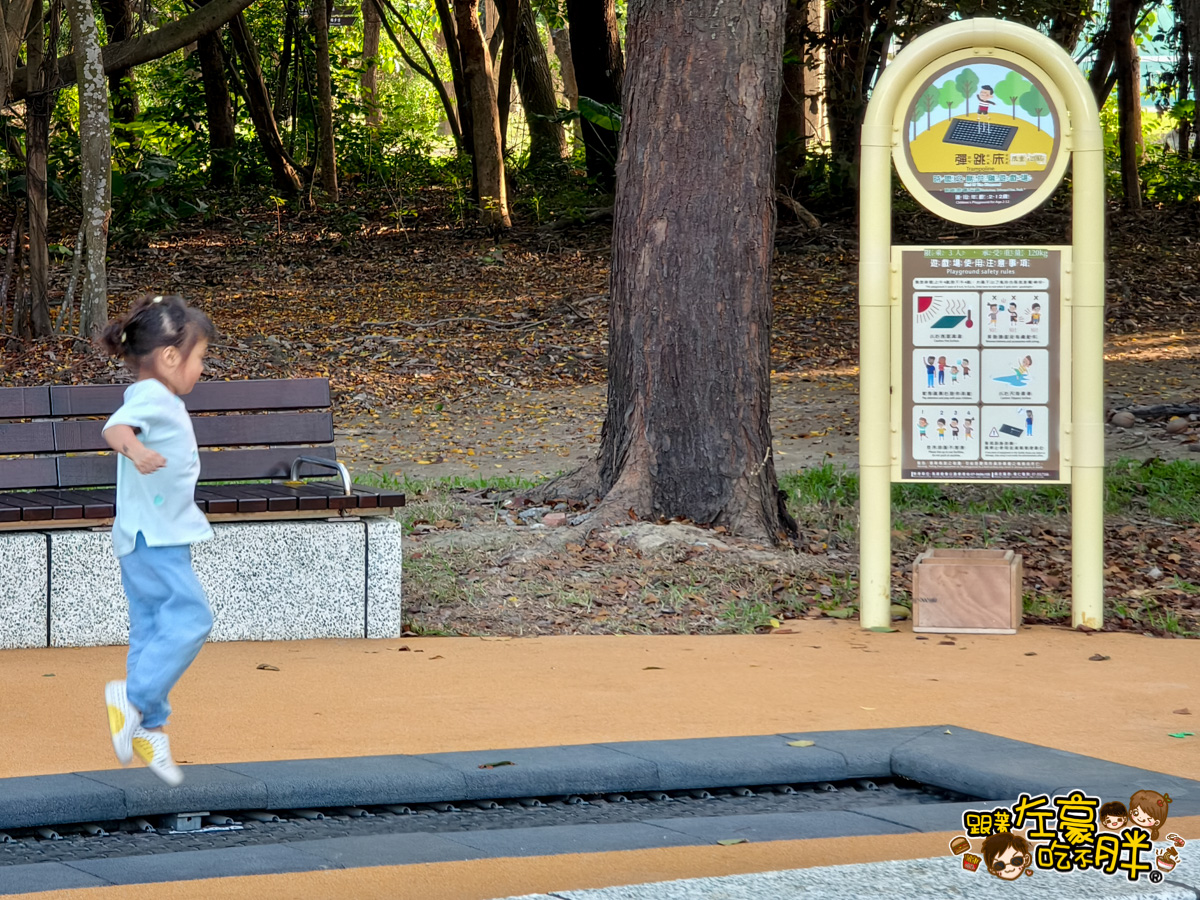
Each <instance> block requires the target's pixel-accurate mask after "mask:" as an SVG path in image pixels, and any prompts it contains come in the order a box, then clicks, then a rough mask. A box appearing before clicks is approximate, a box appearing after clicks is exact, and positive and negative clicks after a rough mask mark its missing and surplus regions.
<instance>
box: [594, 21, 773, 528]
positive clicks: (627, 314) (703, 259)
mask: <svg viewBox="0 0 1200 900" xmlns="http://www.w3.org/2000/svg"><path fill="white" fill-rule="evenodd" d="M785 2H786V0H744V2H742V3H740V4H736V5H735V4H730V3H728V2H727V0H691V2H689V3H687V4H676V3H662V2H660V0H630V4H629V25H628V32H627V35H628V46H629V72H628V74H627V81H626V85H625V104H624V110H625V126H624V132H625V133H624V137H623V140H622V143H621V157H620V162H619V164H618V172H617V196H616V206H615V209H614V213H613V225H614V227H613V257H612V305H611V308H610V319H609V335H610V341H611V344H610V345H609V360H608V363H609V366H608V373H609V377H608V411H607V414H606V417H605V421H604V428H603V431H602V433H601V446H600V456H599V461H598V468H597V472H598V484H599V487H600V490H601V491H602V492H603V493H605V500H604V503H603V504H602V505H601V507H600V509H599V510H598V511H597V518H599V519H600V520H601V521H603V520H604V519H605V518H607V517H610V516H611V517H614V518H619V517H623V518H624V519H625V520H626V521H628V518H629V515H630V512H632V513H633V514H635V515H637V516H638V517H640V518H648V519H651V520H654V519H658V518H659V517H667V518H672V517H675V516H682V517H685V518H688V519H690V520H692V521H694V522H697V523H701V524H706V525H707V524H711V525H724V526H726V527H727V528H729V530H730V531H731V532H734V533H736V534H741V535H745V536H748V537H753V538H757V539H765V540H770V541H772V542H775V541H777V540H779V539H780V538H781V537H786V536H787V535H789V534H794V532H795V523H794V522H792V521H790V518H789V517H788V516H787V513H786V511H785V510H784V509H783V504H782V502H781V499H780V494H779V490H778V483H777V480H776V476H775V467H774V462H773V460H772V451H771V427H770V421H769V417H768V415H769V411H770V392H771V383H770V374H771V369H770V334H771V277H770V270H771V256H772V247H773V243H774V232H775V198H774V185H773V182H774V178H773V177H772V176H773V172H774V148H775V134H776V127H777V123H776V115H777V112H778V109H779V93H780V80H781V72H782V65H781V60H782V49H783V34H784V21H785V17H786V9H785ZM718 211H719V212H718Z"/></svg>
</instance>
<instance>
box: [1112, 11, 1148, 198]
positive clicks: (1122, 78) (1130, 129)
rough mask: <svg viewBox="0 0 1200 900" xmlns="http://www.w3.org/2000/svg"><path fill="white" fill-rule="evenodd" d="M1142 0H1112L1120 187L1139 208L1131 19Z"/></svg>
mask: <svg viewBox="0 0 1200 900" xmlns="http://www.w3.org/2000/svg"><path fill="white" fill-rule="evenodd" d="M1140 9H1141V0H1112V5H1111V7H1110V13H1111V16H1112V20H1111V21H1112V32H1113V43H1114V44H1115V46H1116V67H1117V113H1118V123H1119V134H1118V145H1119V147H1120V150H1121V187H1122V188H1123V190H1124V194H1125V204H1126V205H1127V206H1128V207H1129V208H1130V209H1132V210H1139V209H1141V208H1142V185H1141V179H1140V177H1139V174H1138V166H1139V165H1140V164H1141V161H1142V77H1141V65H1140V62H1139V59H1138V52H1137V44H1136V43H1135V41H1134V37H1133V28H1134V23H1135V22H1136V21H1137V16H1138V13H1139V11H1140Z"/></svg>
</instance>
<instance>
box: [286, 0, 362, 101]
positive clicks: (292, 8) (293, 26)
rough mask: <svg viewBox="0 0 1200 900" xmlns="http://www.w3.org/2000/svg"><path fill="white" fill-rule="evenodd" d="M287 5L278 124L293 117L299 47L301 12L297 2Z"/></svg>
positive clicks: (292, 0)
mask: <svg viewBox="0 0 1200 900" xmlns="http://www.w3.org/2000/svg"><path fill="white" fill-rule="evenodd" d="M285 5H286V9H287V12H286V13H285V15H284V20H283V49H282V50H281V51H280V53H279V68H278V69H277V70H276V72H275V75H276V81H275V102H274V104H272V105H273V107H274V109H275V121H276V122H285V121H287V120H288V119H290V118H291V117H292V106H291V102H290V101H291V97H292V94H291V87H292V86H291V81H290V79H291V78H292V65H293V63H292V54H293V48H298V47H299V41H298V40H297V39H296V34H297V32H298V30H299V19H300V11H299V10H298V9H297V8H296V0H287V2H286V4H285ZM364 21H365V20H364Z"/></svg>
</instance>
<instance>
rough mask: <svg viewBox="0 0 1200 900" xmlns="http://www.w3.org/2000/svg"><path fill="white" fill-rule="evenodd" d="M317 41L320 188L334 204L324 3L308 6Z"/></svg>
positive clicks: (326, 10)
mask: <svg viewBox="0 0 1200 900" xmlns="http://www.w3.org/2000/svg"><path fill="white" fill-rule="evenodd" d="M312 9H313V13H312V18H313V28H314V30H315V31H316V38H317V126H318V131H320V135H319V138H320V165H319V166H318V168H320V170H321V187H323V188H324V189H325V193H326V194H328V195H329V199H330V200H333V201H334V202H336V201H337V199H338V181H337V152H336V149H335V147H334V133H333V84H332V79H331V76H330V71H329V7H328V6H327V5H326V4H325V0H315V2H314V3H313V6H312Z"/></svg>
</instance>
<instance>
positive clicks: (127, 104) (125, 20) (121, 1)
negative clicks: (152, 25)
mask: <svg viewBox="0 0 1200 900" xmlns="http://www.w3.org/2000/svg"><path fill="white" fill-rule="evenodd" d="M100 13H101V15H103V16H104V30H105V31H106V32H107V33H108V40H107V41H105V44H118V43H120V42H121V41H127V40H129V39H130V38H131V37H133V7H132V4H131V3H130V2H129V0H100ZM108 93H109V96H110V97H112V113H113V118H114V120H115V121H117V122H121V123H122V124H129V123H131V122H133V121H134V120H135V119H137V114H138V95H137V87H136V85H135V84H134V81H133V70H132V69H130V68H128V67H125V68H120V69H115V70H114V71H112V72H110V73H109V74H108ZM130 141H131V143H134V144H135V145H136V143H137V135H136V134H131V135H130Z"/></svg>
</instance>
